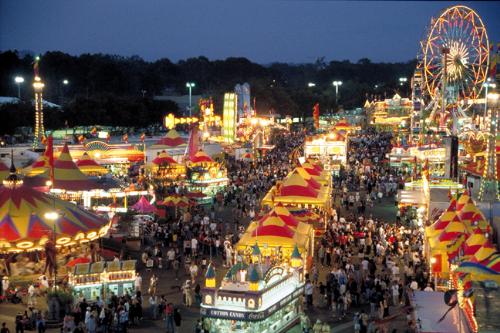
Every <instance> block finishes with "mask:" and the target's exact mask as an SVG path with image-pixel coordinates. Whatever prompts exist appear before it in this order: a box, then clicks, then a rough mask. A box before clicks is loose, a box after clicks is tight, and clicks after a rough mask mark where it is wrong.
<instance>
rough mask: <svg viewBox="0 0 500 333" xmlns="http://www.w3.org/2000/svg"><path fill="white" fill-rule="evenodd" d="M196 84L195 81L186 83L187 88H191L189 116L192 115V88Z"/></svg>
mask: <svg viewBox="0 0 500 333" xmlns="http://www.w3.org/2000/svg"><path fill="white" fill-rule="evenodd" d="M194 86H195V84H194V82H187V83H186V88H188V89H189V116H190V117H191V96H192V89H193V88H194Z"/></svg>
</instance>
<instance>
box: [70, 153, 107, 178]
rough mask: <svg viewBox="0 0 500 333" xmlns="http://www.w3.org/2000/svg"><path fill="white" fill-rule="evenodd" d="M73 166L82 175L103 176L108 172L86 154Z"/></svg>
mask: <svg viewBox="0 0 500 333" xmlns="http://www.w3.org/2000/svg"><path fill="white" fill-rule="evenodd" d="M75 164H76V166H77V167H78V168H79V169H80V171H81V172H83V173H84V174H100V175H105V174H107V173H108V172H109V171H108V169H106V168H105V167H103V166H102V165H100V164H99V163H97V162H96V161H94V160H93V159H92V158H91V157H90V156H89V154H88V153H87V152H85V153H83V155H82V158H80V159H79V160H78V161H77V162H76V163H75Z"/></svg>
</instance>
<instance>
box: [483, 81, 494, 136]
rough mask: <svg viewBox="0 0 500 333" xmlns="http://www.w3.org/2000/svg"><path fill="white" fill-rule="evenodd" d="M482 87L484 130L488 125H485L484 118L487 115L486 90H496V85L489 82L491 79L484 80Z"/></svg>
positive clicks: (484, 120)
mask: <svg viewBox="0 0 500 333" xmlns="http://www.w3.org/2000/svg"><path fill="white" fill-rule="evenodd" d="M483 86H484V90H485V91H484V113H483V127H484V128H485V129H486V128H487V126H488V124H486V116H487V115H488V88H496V86H497V85H496V84H495V83H494V82H491V78H488V79H486V82H485V83H484V84H483Z"/></svg>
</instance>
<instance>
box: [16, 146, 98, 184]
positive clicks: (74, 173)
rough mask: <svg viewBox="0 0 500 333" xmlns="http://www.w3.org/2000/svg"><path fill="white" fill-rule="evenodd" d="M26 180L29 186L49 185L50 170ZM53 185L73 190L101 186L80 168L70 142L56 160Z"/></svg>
mask: <svg viewBox="0 0 500 333" xmlns="http://www.w3.org/2000/svg"><path fill="white" fill-rule="evenodd" d="M25 180H26V184H27V185H29V186H33V187H44V186H47V185H46V183H47V181H49V180H51V177H50V170H46V171H45V172H44V173H42V174H40V175H38V176H35V177H27V178H26V179H25ZM52 187H53V188H55V189H61V190H65V191H71V192H79V191H89V190H92V189H98V188H100V186H99V185H98V184H97V183H96V182H94V181H92V180H91V179H89V178H88V177H87V176H86V175H85V174H83V172H81V171H80V169H78V167H77V166H76V164H75V162H73V159H72V158H71V155H70V154H69V149H68V144H65V145H64V148H63V150H62V151H61V154H60V155H59V157H58V158H57V160H56V161H55V162H54V182H53V184H52Z"/></svg>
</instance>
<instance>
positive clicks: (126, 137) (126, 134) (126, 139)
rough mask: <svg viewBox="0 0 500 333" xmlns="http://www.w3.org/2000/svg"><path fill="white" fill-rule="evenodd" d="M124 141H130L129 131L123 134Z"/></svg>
mask: <svg viewBox="0 0 500 333" xmlns="http://www.w3.org/2000/svg"><path fill="white" fill-rule="evenodd" d="M122 141H123V142H125V143H128V133H125V134H123V136H122Z"/></svg>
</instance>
